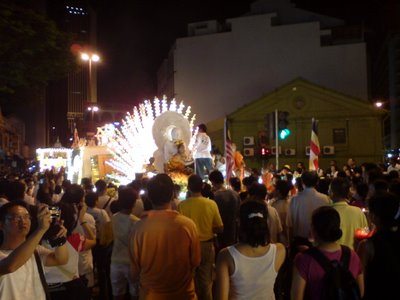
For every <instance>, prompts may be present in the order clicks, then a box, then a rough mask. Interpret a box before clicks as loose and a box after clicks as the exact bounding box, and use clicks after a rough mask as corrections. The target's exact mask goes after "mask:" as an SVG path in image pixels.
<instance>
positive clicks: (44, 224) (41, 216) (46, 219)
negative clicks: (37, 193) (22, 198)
mask: <svg viewBox="0 0 400 300" xmlns="http://www.w3.org/2000/svg"><path fill="white" fill-rule="evenodd" d="M37 220H38V228H39V229H40V230H43V231H47V230H48V229H49V227H50V224H51V214H50V211H49V209H48V206H47V205H40V206H39V209H38V214H37Z"/></svg>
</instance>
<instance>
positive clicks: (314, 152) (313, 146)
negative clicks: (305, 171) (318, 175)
mask: <svg viewBox="0 0 400 300" xmlns="http://www.w3.org/2000/svg"><path fill="white" fill-rule="evenodd" d="M320 152H321V149H320V148H319V140H318V121H317V120H315V119H314V118H313V119H312V126H311V143H310V164H309V169H310V171H318V169H319V163H318V156H319V154H320Z"/></svg>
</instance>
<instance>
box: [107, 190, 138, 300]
mask: <svg viewBox="0 0 400 300" xmlns="http://www.w3.org/2000/svg"><path fill="white" fill-rule="evenodd" d="M137 199H138V194H137V192H136V191H135V190H134V189H133V188H131V187H125V188H122V189H120V190H119V195H118V202H119V204H120V208H121V210H120V211H119V212H117V213H116V214H114V215H113V216H112V226H113V234H114V244H113V249H112V255H111V271H110V278H111V287H112V293H113V296H114V299H115V300H118V299H125V298H124V297H125V294H126V287H127V285H128V286H129V294H130V296H131V297H132V298H133V297H137V296H138V282H135V281H133V280H132V277H131V276H129V275H130V261H129V255H128V254H129V249H128V245H129V233H130V231H131V230H132V228H133V226H134V224H135V223H136V222H137V221H139V218H138V217H136V216H135V215H133V214H132V209H133V207H134V205H135V202H136V200H137Z"/></svg>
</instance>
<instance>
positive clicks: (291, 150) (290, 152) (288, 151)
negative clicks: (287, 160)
mask: <svg viewBox="0 0 400 300" xmlns="http://www.w3.org/2000/svg"><path fill="white" fill-rule="evenodd" d="M284 153H285V155H286V156H295V155H296V149H294V148H286V149H285V151H284Z"/></svg>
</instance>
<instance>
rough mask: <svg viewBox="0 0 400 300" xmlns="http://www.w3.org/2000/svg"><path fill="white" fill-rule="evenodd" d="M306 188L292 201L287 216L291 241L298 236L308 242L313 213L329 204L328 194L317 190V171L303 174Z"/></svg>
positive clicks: (302, 178) (302, 177)
mask: <svg viewBox="0 0 400 300" xmlns="http://www.w3.org/2000/svg"><path fill="white" fill-rule="evenodd" d="M301 180H302V183H303V188H304V190H303V191H301V192H299V193H298V194H297V195H296V196H294V197H293V198H292V200H291V201H290V206H289V210H288V214H287V218H286V226H287V227H288V233H289V243H290V242H291V241H292V240H294V239H295V238H296V240H299V241H300V240H302V241H303V242H304V243H305V244H307V240H308V238H309V237H310V233H311V215H312V212H313V211H314V209H316V208H318V207H320V206H324V205H329V204H330V201H329V198H328V196H327V195H324V194H321V193H319V192H317V190H316V189H315V187H316V185H317V183H318V176H317V173H316V172H311V171H304V172H303V174H301Z"/></svg>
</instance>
